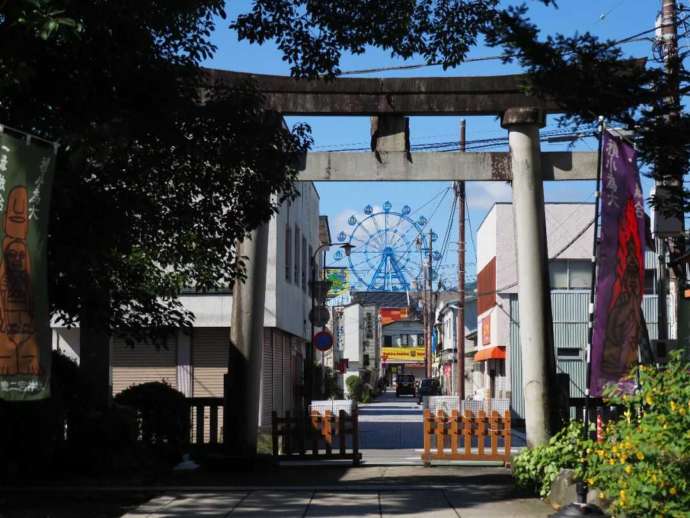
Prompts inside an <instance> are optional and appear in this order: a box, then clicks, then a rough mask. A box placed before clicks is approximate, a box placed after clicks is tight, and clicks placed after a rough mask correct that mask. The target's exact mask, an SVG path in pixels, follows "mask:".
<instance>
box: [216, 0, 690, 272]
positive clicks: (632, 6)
mask: <svg viewBox="0 0 690 518" xmlns="http://www.w3.org/2000/svg"><path fill="white" fill-rule="evenodd" d="M504 3H505V4H515V3H518V2H504ZM526 3H527V5H528V6H529V7H530V17H531V18H532V20H533V21H534V22H536V23H537V24H538V25H539V26H540V27H541V28H542V33H543V34H552V33H555V32H562V33H564V34H567V35H568V34H573V33H574V32H580V33H582V32H585V31H589V32H591V33H593V34H596V35H599V36H602V37H607V38H612V39H619V38H623V37H626V36H630V35H632V34H636V33H638V32H641V31H644V30H646V29H650V28H652V27H653V26H654V23H655V19H656V16H657V12H658V9H659V6H660V3H661V2H660V0H601V1H600V0H560V1H559V2H558V4H559V8H558V9H555V8H553V7H545V6H543V5H540V4H539V2H536V1H534V0H531V1H530V0H527V2H526ZM682 3H685V2H682ZM249 6H250V2H249V1H246V0H240V1H233V2H230V3H229V6H228V14H229V19H234V18H235V17H236V16H237V14H238V13H241V12H244V11H246V10H248V8H249ZM227 25H228V23H227V22H223V23H219V26H218V29H217V31H216V33H215V34H214V35H213V39H214V42H215V43H216V44H217V46H218V52H217V53H216V55H215V56H214V58H213V59H211V60H209V61H207V62H206V63H204V64H205V65H206V66H210V67H213V68H220V69H226V70H237V71H244V72H253V73H263V74H281V75H288V74H289V66H288V64H287V63H285V62H284V61H282V56H281V54H280V52H279V51H278V50H277V49H276V48H275V46H273V45H271V44H266V45H264V46H256V45H249V44H247V43H246V42H238V41H237V36H236V34H235V33H234V32H233V31H231V30H230V29H228V28H227ZM650 49H651V44H650V43H649V42H640V43H633V44H628V45H626V46H625V47H624V50H625V51H626V52H627V53H629V55H631V56H635V57H641V56H648V55H650V52H651V51H650ZM498 53H499V52H498V50H497V49H491V48H486V47H483V46H481V45H480V46H478V47H477V48H475V49H473V50H472V51H470V54H469V55H470V57H482V56H494V55H496V54H498ZM418 63H423V60H422V59H420V58H416V59H411V60H409V61H406V62H404V61H402V60H400V59H393V58H391V57H390V56H389V55H388V54H387V53H385V52H382V51H380V50H378V49H371V50H370V51H368V52H366V53H365V54H364V55H361V56H352V55H345V56H344V57H343V59H342V62H341V69H342V70H344V71H349V70H361V69H367V68H376V67H389V66H396V65H402V64H418ZM515 72H519V68H517V66H516V65H503V64H502V63H500V61H483V62H479V63H468V64H466V65H461V66H460V67H458V68H456V69H453V70H447V71H443V70H442V68H441V67H425V68H421V69H415V70H405V71H390V72H385V73H378V74H361V77H406V76H407V77H410V76H462V75H500V74H510V73H515ZM355 77H356V76H355ZM459 120H460V118H459V117H412V118H411V120H410V137H411V142H412V144H413V145H414V144H424V143H431V142H439V141H450V140H454V139H457V138H458V135H459V130H458V128H459ZM287 122H288V124H294V123H297V122H307V123H308V124H310V125H311V128H312V136H313V137H314V150H316V151H327V150H329V149H334V148H335V149H337V148H346V147H348V146H354V147H366V146H367V145H368V140H369V119H368V118H367V117H289V118H288V121H287ZM553 127H554V122H553V120H550V121H549V123H548V124H547V127H546V128H545V129H550V128H553ZM503 136H506V132H505V130H503V129H501V127H500V124H499V122H498V121H497V120H496V119H495V118H494V117H471V118H468V119H467V139H468V141H471V140H474V139H482V138H488V137H503ZM595 146H596V143H595V142H593V141H589V142H579V143H578V144H577V145H576V147H575V149H579V150H594V149H595ZM564 147H565V144H543V145H542V149H544V150H557V149H564ZM644 183H645V194H646V195H648V194H649V188H650V187H651V184H650V182H649V181H645V182H644ZM448 186H449V183H443V182H416V183H403V182H381V183H379V182H377V183H374V182H367V183H346V182H332V183H325V182H321V183H318V184H317V189H318V191H319V193H320V197H321V213H322V214H326V215H328V216H329V219H330V222H331V233H332V235H333V237H334V238H335V237H336V236H337V234H338V233H339V232H340V231H341V230H344V231H346V232H347V231H348V230H349V229H351V227H349V226H348V224H347V218H348V217H349V216H350V215H351V214H355V213H361V212H362V210H363V208H364V207H365V206H366V205H372V206H374V207H377V206H382V205H383V203H384V202H385V201H390V202H391V204H392V206H393V209H392V210H396V209H398V210H399V209H401V208H402V207H403V206H404V205H409V206H410V207H411V208H412V210H415V209H417V208H418V207H420V206H422V205H424V204H427V205H426V206H425V207H424V209H422V210H420V211H419V213H420V214H424V215H425V216H426V217H427V218H430V217H431V214H432V213H434V215H433V218H431V222H430V226H431V227H432V228H433V230H434V232H436V233H438V234H439V236H443V235H444V233H445V232H446V227H447V225H448V222H449V221H450V219H451V218H450V208H451V202H452V196H451V194H452V193H448V195H446V196H445V197H444V198H443V200H442V201H441V202H440V204H439V203H438V202H439V200H440V199H441V194H442V193H443V192H444V191H445V190H446V189H447V188H448ZM467 192H468V200H467V202H468V206H469V209H470V210H469V222H470V223H471V225H470V226H468V233H469V231H470V228H471V231H472V233H476V228H477V225H478V224H479V223H480V222H481V220H482V219H483V217H484V215H485V214H486V211H487V210H488V209H489V208H490V207H491V205H492V204H493V203H494V202H495V201H507V200H510V187H509V186H508V185H507V184H505V183H504V182H492V183H489V182H486V183H477V182H470V183H469V184H468V187H467ZM545 194H546V199H547V201H593V199H594V183H593V182H548V183H547V184H546V186H545ZM430 200H431V202H430ZM434 211H435V212H434ZM453 225H454V226H453V228H452V229H451V236H452V239H451V244H450V245H449V247H448V253H447V255H446V259H445V261H444V264H443V266H442V267H441V268H440V275H441V277H445V278H446V279H448V281H449V283H450V284H453V283H454V282H455V276H454V275H453V272H454V271H455V265H456V264H457V262H456V257H457V245H456V241H457V222H454V223H453ZM475 237H476V236H475ZM331 261H334V258H332V257H331ZM467 261H468V272H469V274H470V275H473V274H474V273H475V269H474V268H475V266H474V262H475V251H474V247H473V243H472V239H471V238H470V236H469V235H468V246H467ZM333 264H338V263H335V262H334V263H333ZM340 264H343V263H342V261H341V263H340Z"/></svg>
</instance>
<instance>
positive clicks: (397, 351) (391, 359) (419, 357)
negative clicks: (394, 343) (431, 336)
mask: <svg viewBox="0 0 690 518" xmlns="http://www.w3.org/2000/svg"><path fill="white" fill-rule="evenodd" d="M424 352H425V351H424V347H383V349H382V351H381V359H382V360H383V362H384V363H386V362H387V363H400V362H413V363H420V362H423V361H424Z"/></svg>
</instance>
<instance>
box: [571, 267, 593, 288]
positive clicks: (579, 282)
mask: <svg viewBox="0 0 690 518" xmlns="http://www.w3.org/2000/svg"><path fill="white" fill-rule="evenodd" d="M568 284H569V286H570V288H572V289H586V290H588V289H589V288H590V287H591V286H592V261H587V260H584V261H583V260H578V261H575V260H569V261H568Z"/></svg>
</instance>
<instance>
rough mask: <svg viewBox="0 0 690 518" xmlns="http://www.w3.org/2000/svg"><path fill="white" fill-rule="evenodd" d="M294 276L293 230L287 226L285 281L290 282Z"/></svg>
mask: <svg viewBox="0 0 690 518" xmlns="http://www.w3.org/2000/svg"><path fill="white" fill-rule="evenodd" d="M291 275H292V230H291V229H290V225H285V280H286V281H288V282H290V281H291V278H290V276H291Z"/></svg>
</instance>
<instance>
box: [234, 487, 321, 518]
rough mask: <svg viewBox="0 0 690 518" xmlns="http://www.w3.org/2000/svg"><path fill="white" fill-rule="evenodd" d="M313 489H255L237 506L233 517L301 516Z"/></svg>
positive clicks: (289, 517)
mask: <svg viewBox="0 0 690 518" xmlns="http://www.w3.org/2000/svg"><path fill="white" fill-rule="evenodd" d="M313 493H314V492H313V491H270V490H267V491H264V490H260V491H253V492H252V493H251V494H250V495H249V496H247V498H245V499H244V500H242V502H241V503H240V504H239V505H238V506H237V507H236V508H235V510H234V511H233V512H232V514H231V515H230V516H231V517H232V518H246V517H257V518H258V517H261V516H281V517H284V518H291V517H293V516H294V517H301V516H303V515H304V510H305V509H306V508H307V505H309V501H310V500H311V497H312V494H313Z"/></svg>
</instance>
